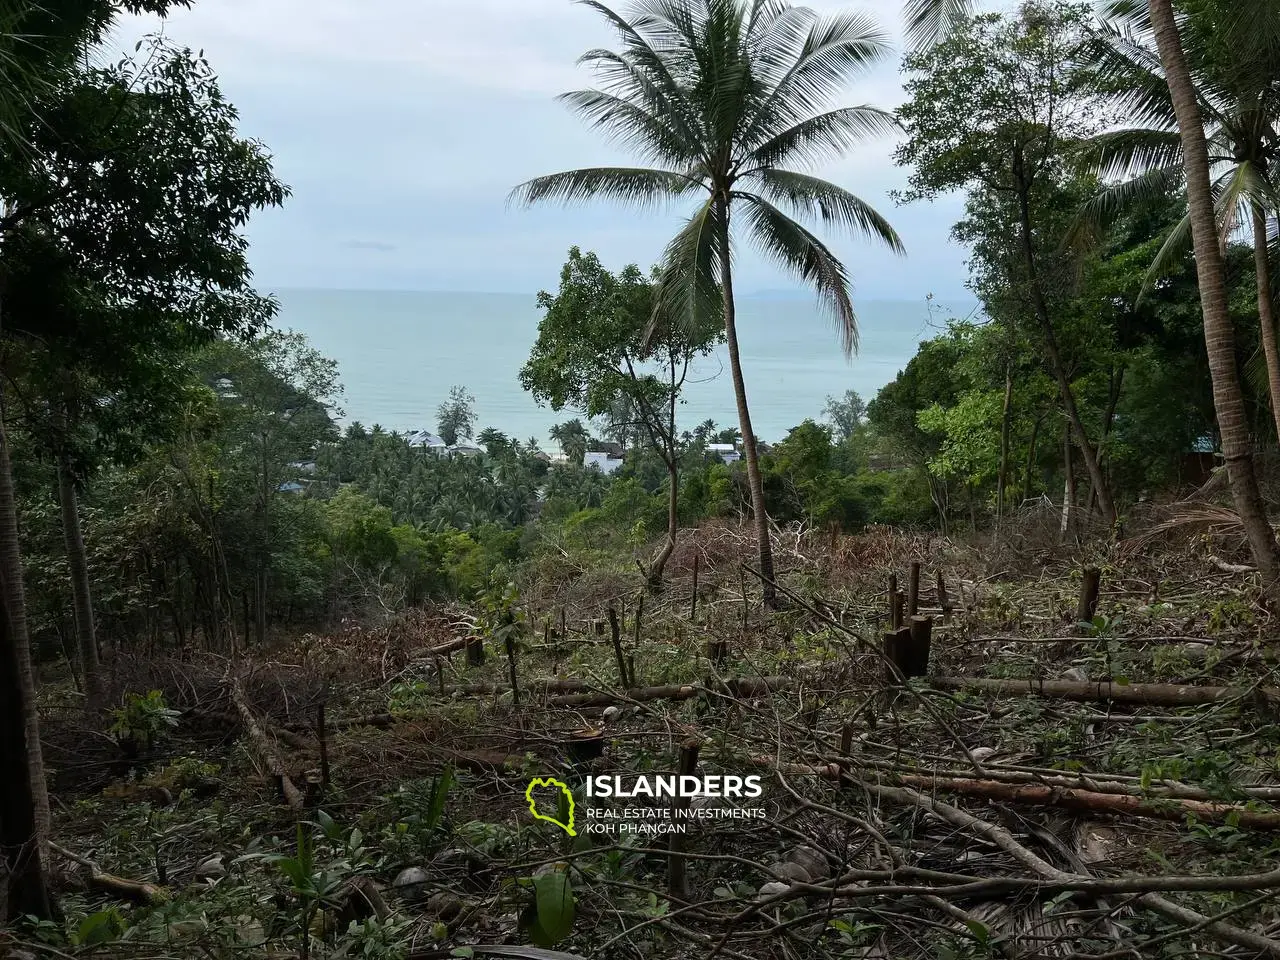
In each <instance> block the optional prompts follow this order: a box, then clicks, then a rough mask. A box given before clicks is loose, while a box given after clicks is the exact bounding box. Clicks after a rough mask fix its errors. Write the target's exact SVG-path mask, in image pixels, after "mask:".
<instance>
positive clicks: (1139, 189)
mask: <svg viewBox="0 0 1280 960" xmlns="http://www.w3.org/2000/svg"><path fill="white" fill-rule="evenodd" d="M1183 175H1184V174H1183V168H1182V166H1181V164H1180V163H1175V164H1169V165H1166V166H1163V167H1156V168H1155V169H1152V170H1148V171H1147V172H1145V173H1142V174H1139V175H1138V176H1136V177H1133V178H1131V179H1129V180H1124V181H1122V182H1120V183H1114V184H1110V185H1108V186H1106V187H1104V188H1102V189H1101V190H1099V191H1098V192H1097V193H1095V194H1094V195H1093V196H1092V197H1090V198H1089V199H1088V200H1087V201H1085V203H1084V205H1083V206H1082V207H1081V208H1080V212H1079V213H1077V214H1076V217H1075V219H1074V220H1073V221H1072V223H1071V226H1070V227H1069V228H1068V229H1067V234H1066V237H1065V240H1064V245H1065V246H1073V247H1077V248H1086V249H1087V248H1089V247H1092V246H1094V245H1095V244H1096V243H1097V242H1098V241H1099V239H1100V238H1101V237H1102V235H1103V234H1104V233H1105V231H1106V230H1107V229H1108V228H1109V227H1110V226H1111V225H1112V224H1114V223H1115V222H1116V220H1117V219H1118V218H1119V217H1120V216H1121V215H1122V214H1124V213H1126V212H1129V211H1133V210H1140V209H1143V208H1147V207H1150V208H1155V207H1158V206H1159V205H1160V204H1161V203H1163V202H1164V201H1165V200H1167V199H1168V197H1169V195H1170V194H1171V193H1172V192H1173V191H1174V190H1176V189H1177V188H1178V187H1179V185H1180V184H1181V183H1182V178H1183Z"/></svg>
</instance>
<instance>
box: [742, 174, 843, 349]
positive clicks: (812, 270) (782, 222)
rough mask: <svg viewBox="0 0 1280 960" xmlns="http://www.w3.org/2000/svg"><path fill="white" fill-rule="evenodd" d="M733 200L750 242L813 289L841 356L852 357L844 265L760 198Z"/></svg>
mask: <svg viewBox="0 0 1280 960" xmlns="http://www.w3.org/2000/svg"><path fill="white" fill-rule="evenodd" d="M734 199H735V200H738V201H740V202H741V203H742V206H743V209H744V210H745V211H746V218H747V225H748V230H749V235H750V238H751V240H752V242H753V243H755V245H756V246H757V247H759V248H760V250H761V251H762V252H763V253H765V254H766V255H768V256H769V257H771V258H772V259H773V260H775V261H776V262H777V263H778V264H779V265H780V266H782V267H783V268H784V269H787V270H791V271H793V272H795V273H798V274H799V275H800V276H801V277H802V278H803V279H804V280H805V281H806V282H808V283H810V284H811V285H812V286H813V287H814V289H815V290H816V291H817V294H818V302H819V304H820V305H821V307H822V308H823V309H824V310H825V311H826V312H827V313H828V315H829V316H830V318H831V319H832V321H833V322H834V323H835V326H836V330H837V332H838V333H839V335H840V341H841V346H842V347H843V348H844V352H845V355H846V356H852V355H853V354H854V353H855V352H857V349H858V318H857V315H856V314H855V313H854V309H853V301H852V299H851V298H850V296H849V287H850V285H851V281H850V279H849V274H848V271H847V270H846V269H845V266H844V264H843V263H841V262H840V260H839V259H838V258H837V257H836V255H835V254H833V253H832V252H831V251H830V250H829V249H827V247H826V245H825V244H824V243H823V242H822V241H821V240H819V239H818V238H817V237H816V236H814V235H813V234H812V233H810V232H809V231H808V230H806V229H805V228H804V227H803V226H801V225H800V224H798V223H796V222H795V221H794V220H792V219H791V218H790V217H788V216H787V215H786V214H785V213H783V212H782V211H781V210H779V209H778V208H777V207H775V206H774V205H773V204H771V203H769V202H768V201H767V200H765V199H764V198H763V197H760V196H757V195H755V194H750V193H737V194H735V195H734Z"/></svg>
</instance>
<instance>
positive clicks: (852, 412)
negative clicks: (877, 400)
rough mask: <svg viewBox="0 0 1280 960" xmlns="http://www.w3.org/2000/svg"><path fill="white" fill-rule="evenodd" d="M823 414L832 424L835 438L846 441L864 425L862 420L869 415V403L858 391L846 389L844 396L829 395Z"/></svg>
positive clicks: (841, 441)
mask: <svg viewBox="0 0 1280 960" xmlns="http://www.w3.org/2000/svg"><path fill="white" fill-rule="evenodd" d="M822 415H823V416H824V417H826V418H827V422H828V423H829V424H830V425H831V429H832V433H833V435H834V436H835V439H836V440H837V441H839V442H840V443H844V442H845V441H846V440H848V439H849V438H850V437H852V436H853V435H854V433H855V432H857V429H858V427H860V426H862V421H863V420H865V419H866V416H867V405H866V403H864V402H863V400H862V398H861V397H860V396H858V394H857V391H854V390H846V391H845V392H844V396H843V397H827V405H826V406H825V407H823V408H822Z"/></svg>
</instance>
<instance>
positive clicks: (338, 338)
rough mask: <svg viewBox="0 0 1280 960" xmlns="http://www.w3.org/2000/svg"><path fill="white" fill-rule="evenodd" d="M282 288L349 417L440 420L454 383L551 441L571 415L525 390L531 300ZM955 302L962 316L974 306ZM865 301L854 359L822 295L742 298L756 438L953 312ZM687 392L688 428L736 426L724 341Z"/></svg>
mask: <svg viewBox="0 0 1280 960" xmlns="http://www.w3.org/2000/svg"><path fill="white" fill-rule="evenodd" d="M277 296H278V297H279V299H280V303H281V311H280V317H279V320H278V325H279V326H281V327H287V328H292V329H294V330H298V331H301V332H302V333H305V334H306V335H307V337H308V338H309V339H310V340H311V342H312V344H313V345H314V346H315V347H316V348H317V349H319V350H320V351H321V353H323V354H324V355H326V356H328V357H332V358H333V359H335V360H337V361H338V364H339V371H340V374H341V378H342V383H343V386H344V396H343V401H342V407H343V409H344V411H345V413H346V417H345V419H346V420H347V421H353V420H358V421H360V422H361V423H364V424H365V425H366V426H371V425H373V424H374V423H379V424H381V425H382V426H383V427H385V428H387V429H388V430H407V429H411V428H418V427H425V428H429V429H434V427H435V419H436V408H437V406H439V404H440V402H441V401H443V400H444V399H445V398H446V397H447V396H448V393H449V388H450V386H452V385H454V384H461V385H465V386H466V387H467V389H468V390H470V391H471V393H472V394H474V395H475V397H476V412H477V414H478V417H479V427H480V428H484V427H488V426H492V427H495V428H497V429H499V430H501V431H503V432H504V433H506V434H508V435H510V436H513V437H518V438H521V439H526V438H528V437H537V438H539V442H540V443H541V444H542V445H543V446H544V447H547V448H549V449H554V446H552V445H549V443H548V441H547V440H545V439H544V438H545V437H546V434H547V430H548V428H549V427H550V426H551V425H552V424H553V423H555V422H557V421H560V420H565V419H568V418H569V417H571V416H574V414H573V413H569V412H566V413H563V414H556V413H554V412H553V411H551V410H549V409H545V408H539V407H538V405H537V404H536V403H535V402H534V401H533V399H532V398H531V397H530V396H529V395H528V394H527V393H525V392H524V390H522V389H521V387H520V380H519V371H520V368H521V366H523V364H524V363H525V361H526V360H527V358H528V355H529V349H530V347H531V346H532V345H533V342H534V340H535V338H536V337H537V330H538V320H539V318H540V316H541V312H540V311H539V310H538V308H537V305H536V301H535V298H534V297H533V296H532V295H527V296H526V295H524V294H505V293H432V292H409V291H404V292H401V291H355V290H294V289H287V290H280V291H277ZM952 307H953V312H956V313H959V314H964V313H967V312H968V310H969V309H970V308H969V306H968V305H964V304H959V305H952ZM857 308H858V316H859V320H860V328H861V338H862V343H861V350H860V352H859V354H858V355H857V356H855V357H854V358H853V360H852V361H849V360H846V359H845V358H844V356H843V354H842V353H841V350H840V344H839V340H838V339H837V337H836V334H835V332H834V330H833V329H832V327H831V326H830V324H829V323H828V322H827V321H826V320H825V319H824V318H823V317H822V316H821V315H820V314H819V313H818V310H817V308H816V306H815V305H814V303H813V302H812V301H810V300H808V299H781V298H778V299H749V298H744V299H742V300H741V301H740V302H739V305H738V316H739V330H740V333H739V341H740V344H741V349H742V356H743V376H744V378H745V380H746V384H747V398H748V400H749V402H750V404H751V411H752V418H753V421H754V426H755V430H756V433H757V434H758V435H759V436H761V437H763V438H764V439H765V440H766V441H776V440H779V439H781V438H782V437H783V436H785V435H786V432H787V431H788V430H789V429H790V428H791V427H793V426H795V425H796V424H798V423H800V422H801V421H802V420H804V419H805V418H806V417H812V418H814V419H818V418H819V417H820V414H821V411H822V408H823V406H824V405H825V403H826V398H827V396H828V395H840V394H843V393H844V392H845V391H846V390H856V391H858V393H859V394H861V395H862V397H863V399H865V400H869V399H871V397H873V396H875V393H876V391H877V390H878V389H879V388H880V387H881V386H883V385H884V384H885V383H888V382H889V381H890V380H892V379H893V378H894V376H895V375H896V374H897V372H898V371H899V370H900V369H901V368H902V367H903V365H905V364H906V362H907V361H908V360H909V359H910V358H911V356H912V355H913V354H914V353H915V350H916V345H917V344H918V343H919V341H920V340H922V339H927V338H929V337H930V336H933V335H934V334H935V333H936V332H937V330H938V328H939V327H940V326H941V325H942V324H943V323H944V322H945V317H946V315H947V312H948V311H946V310H945V309H941V310H940V309H939V307H938V306H937V305H936V304H935V305H934V306H933V307H932V309H931V308H930V305H929V304H927V303H926V302H925V301H924V300H923V299H922V300H920V301H917V302H911V301H896V300H880V301H874V300H868V301H865V302H862V303H859V304H857ZM685 396H686V401H687V402H686V403H685V405H684V407H683V408H682V410H681V412H680V420H681V422H682V424H683V425H685V426H686V427H692V426H694V425H696V424H698V423H700V422H702V421H703V420H707V419H711V420H715V421H716V422H717V423H718V424H720V425H721V426H736V425H737V422H738V417H737V412H736V407H735V406H734V400H733V383H732V381H731V380H730V378H729V370H728V357H727V355H726V354H725V351H724V350H723V349H721V351H720V352H719V353H718V354H715V355H713V356H711V357H708V358H706V359H705V360H703V361H701V362H700V363H699V364H698V365H697V367H696V368H695V370H694V372H693V373H692V375H691V376H690V383H689V384H688V385H687V387H686V394H685Z"/></svg>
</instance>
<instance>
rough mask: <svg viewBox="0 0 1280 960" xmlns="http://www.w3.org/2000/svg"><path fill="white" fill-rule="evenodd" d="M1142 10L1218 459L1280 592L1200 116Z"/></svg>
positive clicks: (1171, 48) (1262, 565)
mask: <svg viewBox="0 0 1280 960" xmlns="http://www.w3.org/2000/svg"><path fill="white" fill-rule="evenodd" d="M1147 10H1148V12H1149V14H1150V17H1151V26H1152V29H1153V31H1154V33H1155V39H1156V47H1157V49H1158V50H1159V52H1160V62H1161V64H1162V65H1163V67H1164V76H1165V82H1166V83H1167V84H1168V87H1169V94H1170V96H1171V97H1172V98H1173V109H1174V113H1175V115H1176V116H1177V119H1178V133H1179V136H1180V138H1181V140H1182V159H1183V165H1184V167H1185V171H1186V179H1187V205H1188V208H1189V212H1190V221H1191V236H1192V240H1193V243H1194V246H1195V253H1196V275H1197V277H1198V279H1199V281H1200V303H1201V306H1202V308H1203V310H1204V340H1205V349H1206V350H1207V351H1208V354H1209V371H1210V373H1211V375H1212V376H1213V402H1214V408H1215V409H1216V410H1217V414H1218V430H1219V432H1220V434H1221V436H1222V456H1223V459H1224V460H1225V461H1226V465H1227V475H1228V478H1229V479H1230V481H1231V494H1232V497H1233V498H1234V500H1235V504H1236V510H1237V511H1238V512H1239V514H1240V522H1241V523H1242V524H1243V526H1244V532H1245V535H1246V536H1247V537H1248V539H1249V546H1250V548H1251V549H1252V552H1253V558H1254V562H1255V563H1256V564H1257V565H1258V570H1259V571H1260V572H1261V574H1262V577H1263V579H1264V581H1265V585H1266V588H1267V591H1268V593H1269V594H1271V595H1274V594H1275V593H1276V591H1277V589H1280V545H1277V543H1276V535H1275V531H1274V530H1273V529H1272V527H1271V523H1270V521H1269V520H1268V519H1267V511H1266V504H1265V503H1264V502H1263V500H1262V491H1261V490H1260V489H1259V487H1258V476H1257V472H1256V469H1255V466H1254V458H1253V443H1252V441H1251V438H1250V436H1249V424H1248V419H1247V418H1246V415H1245V407H1244V398H1243V396H1242V393H1241V389H1240V371H1239V368H1238V367H1237V366H1236V350H1235V331H1234V330H1233V329H1232V326H1231V315H1230V313H1229V311H1228V304H1227V283H1226V265H1225V259H1224V256H1223V251H1222V244H1221V240H1220V237H1219V234H1218V221H1217V218H1216V216H1215V210H1214V202H1213V183H1212V179H1211V176H1210V162H1209V145H1208V140H1207V138H1206V136H1205V128H1204V120H1203V117H1202V115H1201V112H1200V104H1199V102H1198V101H1197V99H1196V88H1195V82H1194V80H1193V78H1192V76H1191V69H1190V67H1189V65H1188V63H1187V57H1186V54H1185V52H1184V51H1183V49H1182V37H1181V34H1180V33H1179V30H1178V22H1177V19H1176V18H1175V16H1174V12H1173V3H1172V0H1147Z"/></svg>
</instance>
